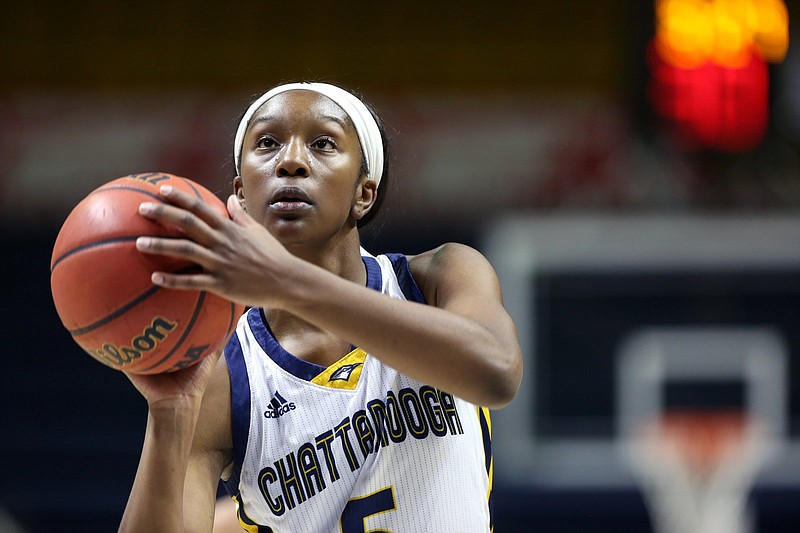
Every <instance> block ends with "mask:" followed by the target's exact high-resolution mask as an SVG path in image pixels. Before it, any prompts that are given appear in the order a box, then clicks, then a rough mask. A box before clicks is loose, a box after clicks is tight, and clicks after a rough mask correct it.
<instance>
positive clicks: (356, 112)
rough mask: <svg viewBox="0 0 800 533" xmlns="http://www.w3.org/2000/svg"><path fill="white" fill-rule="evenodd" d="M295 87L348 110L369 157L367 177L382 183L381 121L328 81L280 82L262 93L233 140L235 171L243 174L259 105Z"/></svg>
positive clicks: (353, 97)
mask: <svg viewBox="0 0 800 533" xmlns="http://www.w3.org/2000/svg"><path fill="white" fill-rule="evenodd" d="M294 90H301V91H314V92H316V93H319V94H321V95H323V96H327V97H328V98H330V99H331V100H333V102H334V103H335V104H336V105H338V106H339V107H341V108H342V109H343V110H344V112H345V113H347V115H348V116H349V117H350V120H351V121H352V122H353V126H355V128H356V133H357V134H358V140H359V142H360V143H361V150H362V151H363V152H364V157H365V158H366V160H367V177H368V178H370V179H373V180H375V184H376V185H380V184H381V177H382V176H383V141H382V139H381V131H380V129H378V123H377V122H375V117H373V116H372V113H370V111H369V109H367V106H365V105H364V102H362V101H361V100H359V99H358V98H357V97H356V96H355V95H353V94H351V93H349V92H348V91H345V90H344V89H342V88H341V87H337V86H336V85H330V84H328V83H306V82H302V83H287V84H285V85H279V86H277V87H274V88H272V89H270V90H269V91H267V92H266V93H264V94H262V95H261V96H260V97H259V98H258V99H257V100H256V101H255V102H253V103H252V104H250V107H248V108H247V111H246V112H245V114H244V116H243V117H242V120H241V122H239V129H237V130H236V139H235V140H234V143H233V160H234V162H235V163H236V173H237V174H239V175H241V173H242V148H243V144H244V134H245V132H246V131H247V127H248V126H249V125H250V121H251V120H252V119H253V115H254V114H255V113H256V111H258V108H260V107H261V106H262V105H264V102H266V101H267V100H269V99H270V98H272V97H273V96H275V95H277V94H280V93H283V92H286V91H294Z"/></svg>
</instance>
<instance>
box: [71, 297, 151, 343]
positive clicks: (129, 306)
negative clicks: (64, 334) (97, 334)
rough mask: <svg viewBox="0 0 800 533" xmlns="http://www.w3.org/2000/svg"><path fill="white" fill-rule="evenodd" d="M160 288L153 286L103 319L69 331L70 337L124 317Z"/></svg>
mask: <svg viewBox="0 0 800 533" xmlns="http://www.w3.org/2000/svg"><path fill="white" fill-rule="evenodd" d="M160 288H161V287H156V286H153V287H151V288H149V289H147V290H146V291H145V292H143V293H142V294H140V295H139V296H137V297H136V298H134V299H133V300H131V301H130V302H128V303H127V304H125V305H123V306H122V307H120V308H119V309H117V310H116V311H114V312H113V313H111V314H109V315H106V316H104V317H103V318H101V319H100V320H98V321H97V322H95V323H93V324H89V325H88V326H84V327H82V328H79V329H74V330H70V332H69V333H70V335H72V336H73V337H77V336H79V335H83V334H85V333H89V332H90V331H92V330H94V329H97V328H99V327H100V326H103V325H105V324H108V323H109V322H111V321H112V320H114V319H115V318H117V317H120V316H122V315H124V314H125V313H127V312H128V311H130V310H131V309H133V308H134V307H136V306H137V305H139V304H140V303H141V302H142V301H144V300H146V299H148V298H149V297H151V296H152V295H153V294H154V293H155V292H156V291H157V290H159V289H160Z"/></svg>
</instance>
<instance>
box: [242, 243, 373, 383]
mask: <svg viewBox="0 0 800 533" xmlns="http://www.w3.org/2000/svg"><path fill="white" fill-rule="evenodd" d="M361 259H362V261H363V262H364V266H365V267H366V269H367V287H369V288H370V289H373V290H376V291H380V290H381V288H382V285H383V279H382V276H381V267H380V265H379V264H378V261H377V260H376V259H375V258H373V257H362V258H361ZM247 322H248V324H250V329H251V330H252V331H253V336H254V337H255V338H256V341H257V342H258V344H259V346H261V348H262V349H263V350H264V352H265V353H266V354H267V355H269V357H270V358H271V359H272V360H273V361H275V363H276V364H277V365H278V366H280V367H281V368H283V369H284V370H286V371H287V372H289V373H290V374H292V375H293V376H296V377H298V378H300V379H304V380H306V381H311V380H312V379H314V378H315V377H317V376H318V375H319V374H321V373H322V372H324V371H325V369H326V367H324V366H322V365H318V364H315V363H310V362H308V361H304V360H303V359H300V358H299V357H295V356H294V355H292V354H291V353H289V352H288V351H286V350H285V349H284V348H283V346H281V345H280V343H279V342H278V341H277V339H275V336H274V335H273V334H272V330H271V329H270V328H269V323H268V322H267V317H266V316H265V315H264V310H263V309H251V310H250V311H248V313H247Z"/></svg>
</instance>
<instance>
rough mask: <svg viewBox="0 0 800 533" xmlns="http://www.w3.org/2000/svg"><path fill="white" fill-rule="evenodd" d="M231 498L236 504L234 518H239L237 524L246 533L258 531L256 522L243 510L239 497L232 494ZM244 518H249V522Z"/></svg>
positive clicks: (256, 532)
mask: <svg viewBox="0 0 800 533" xmlns="http://www.w3.org/2000/svg"><path fill="white" fill-rule="evenodd" d="M237 496H238V495H237ZM232 498H233V501H234V503H235V504H236V518H237V519H238V520H239V525H240V526H242V529H243V530H245V531H247V533H258V524H254V523H253V521H252V520H250V518H249V517H248V516H247V513H245V512H244V506H243V505H242V502H241V501H239V498H237V497H236V496H232ZM245 519H247V520H250V523H249V524H248V523H247V522H245Z"/></svg>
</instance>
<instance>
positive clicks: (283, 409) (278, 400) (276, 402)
mask: <svg viewBox="0 0 800 533" xmlns="http://www.w3.org/2000/svg"><path fill="white" fill-rule="evenodd" d="M295 407H297V406H296V405H295V404H294V402H287V401H286V398H284V397H283V396H281V393H280V392H278V391H275V396H273V397H272V399H271V400H270V401H269V408H267V410H266V411H264V417H266V418H278V417H281V416H283V415H285V414H286V413H288V412H289V411H294V409H295Z"/></svg>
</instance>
